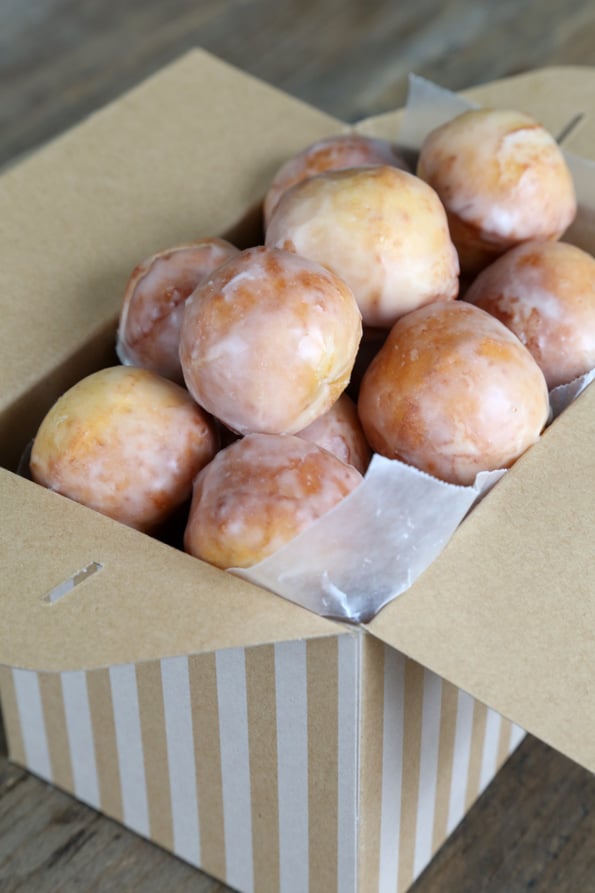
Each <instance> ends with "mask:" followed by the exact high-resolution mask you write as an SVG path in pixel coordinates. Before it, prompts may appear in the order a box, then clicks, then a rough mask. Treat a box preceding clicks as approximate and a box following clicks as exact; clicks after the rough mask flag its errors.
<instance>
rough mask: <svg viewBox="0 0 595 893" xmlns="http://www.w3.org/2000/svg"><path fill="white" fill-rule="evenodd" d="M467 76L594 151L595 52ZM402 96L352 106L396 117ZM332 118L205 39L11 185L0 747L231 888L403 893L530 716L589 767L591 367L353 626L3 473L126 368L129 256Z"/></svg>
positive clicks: (230, 205)
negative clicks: (538, 431)
mask: <svg viewBox="0 0 595 893" xmlns="http://www.w3.org/2000/svg"><path fill="white" fill-rule="evenodd" d="M469 95H470V96H472V98H474V99H477V100H478V101H480V102H482V103H486V104H490V103H493V104H499V105H509V106H514V107H516V108H520V109H525V110H527V111H530V112H533V113H534V114H536V115H537V117H539V118H540V119H541V120H542V121H543V123H544V124H545V125H546V126H548V127H549V128H550V129H551V130H552V131H553V132H558V131H559V130H560V129H561V128H562V127H563V126H564V125H565V124H566V123H567V122H568V121H569V120H570V119H571V118H572V117H573V116H574V115H576V114H578V113H582V114H583V117H582V119H581V121H580V123H579V125H578V126H577V127H576V128H575V130H574V131H573V132H572V134H571V136H570V138H569V140H568V143H567V145H568V147H569V148H570V149H571V150H572V151H574V152H576V153H577V154H583V155H589V153H590V152H591V153H592V152H593V148H592V147H593V145H595V115H594V116H591V108H592V103H593V100H592V97H593V96H594V95H595V72H593V71H591V70H586V69H573V68H564V69H550V70H545V71H541V72H536V73H533V74H528V75H523V76H520V77H517V78H512V79H509V80H506V81H501V82H498V83H495V84H492V85H488V86H486V87H482V88H480V89H476V90H473V91H470V94H469ZM398 118H399V115H398V114H394V115H386V116H381V117H380V118H377V119H374V120H372V121H369V122H365V123H364V124H363V125H362V129H364V130H366V131H367V132H370V133H379V134H388V135H394V134H395V133H396V128H397V125H398ZM340 127H341V125H340V123H339V122H337V121H335V120H333V119H331V118H329V117H328V116H326V115H323V114H322V113H320V112H318V111H316V110H314V109H312V108H309V107H307V106H305V105H303V104H302V103H300V102H297V101H296V100H293V99H291V98H289V97H287V96H284V95H283V94H281V93H279V92H278V91H276V90H274V89H272V88H270V87H268V86H265V85H264V84H261V83H259V82H257V81H255V80H254V79H252V78H249V77H247V76H245V75H243V74H240V73H239V72H237V71H235V70H233V69H232V68H230V67H228V66H227V65H224V64H222V63H221V62H218V61H217V60H215V59H213V58H212V57H211V56H209V55H208V54H205V53H203V52H199V51H196V52H193V53H190V54H189V55H188V56H186V57H184V58H182V59H181V60H180V61H179V62H177V63H175V64H174V65H172V66H170V67H169V68H167V69H165V70H164V71H163V72H162V73H160V74H159V75H157V76H156V77H154V78H152V79H150V80H149V81H148V82H146V83H145V84H143V85H142V86H141V87H139V88H138V89H136V90H134V91H132V92H131V93H130V94H128V95H126V96H125V97H123V98H122V99H121V100H120V101H118V102H116V103H115V104H113V105H111V106H109V107H108V108H106V109H104V110H102V111H100V112H99V113H97V114H95V115H93V116H92V118H91V119H90V120H88V121H87V122H85V123H84V124H82V125H81V126H80V127H77V128H76V129H75V130H74V131H72V132H70V133H67V134H65V135H64V136H62V137H61V138H59V139H57V140H55V141H54V142H53V143H52V144H51V145H49V146H47V147H46V148H45V149H44V150H43V151H41V152H40V153H38V154H37V155H36V156H34V157H32V158H30V159H28V160H27V161H25V162H23V163H22V164H21V165H20V166H19V167H17V168H15V169H13V170H11V171H9V172H8V173H7V174H5V175H4V177H2V178H1V180H0V207H1V213H0V227H1V229H2V236H1V238H0V252H1V253H2V264H1V269H2V277H3V288H2V295H1V297H0V301H1V304H2V311H3V317H2V318H3V325H2V330H1V332H0V339H1V352H0V363H1V369H2V394H1V401H2V402H1V404H0V446H1V450H2V455H1V457H0V458H1V461H2V465H3V466H4V468H2V469H1V470H0V499H1V504H2V512H3V525H2V534H1V537H0V548H1V552H2V572H3V573H2V582H1V583H0V597H1V606H2V615H3V623H2V627H1V629H0V664H1V665H2V668H1V669H0V680H1V687H2V706H3V712H4V717H5V722H6V727H7V733H8V739H9V747H10V755H11V758H12V759H13V760H15V761H16V762H18V763H19V764H21V765H23V766H26V767H27V768H29V769H30V770H31V771H32V772H34V773H36V774H38V775H39V776H41V777H42V778H45V779H48V780H49V781H51V782H53V783H54V784H56V785H59V786H60V787H62V788H64V789H65V790H68V791H71V792H72V793H73V794H74V795H75V796H76V797H78V798H79V799H81V800H84V801H85V802H87V803H89V804H91V805H92V806H94V807H96V808H98V809H100V810H102V811H104V812H105V813H107V814H108V815H110V816H113V817H114V818H116V819H118V820H120V821H122V822H123V823H124V824H126V825H127V826H128V827H130V828H132V829H133V830H135V831H137V832H138V833H139V834H142V835H144V836H146V837H149V838H150V839H152V840H154V841H156V842H157V843H159V844H161V845H162V846H164V847H166V848H168V849H170V850H172V851H173V852H175V853H176V854H178V855H179V856H181V857H182V858H184V859H186V860H188V861H189V862H191V863H193V864H195V865H199V866H200V867H202V868H203V869H204V870H205V871H207V872H209V873H210V874H212V875H214V876H216V877H218V878H221V879H222V880H224V881H225V882H226V883H228V884H229V885H230V886H232V887H235V888H237V889H238V890H242V891H252V890H254V891H276V890H280V891H283V893H292V891H296V893H303V891H305V890H310V891H311V893H320V891H325V893H326V891H329V890H337V891H339V893H351V891H353V893H356V891H357V893H364V891H366V893H367V891H385V890H391V891H395V890H398V891H403V890H405V889H407V887H408V886H409V885H410V884H411V882H412V881H413V879H414V878H415V877H416V876H417V875H418V874H419V873H420V872H421V870H422V869H423V867H424V866H425V865H426V864H427V862H428V861H429V859H430V858H431V856H432V854H433V852H434V851H435V850H436V848H437V847H438V846H439V845H440V844H441V843H442V841H443V840H444V839H445V838H446V837H447V836H448V834H449V833H450V832H451V831H452V829H453V828H454V827H455V825H456V824H457V823H458V822H459V820H460V819H461V818H462V817H463V815H464V814H465V812H466V811H467V809H468V808H469V806H470V805H471V803H472V802H473V801H474V799H475V798H476V797H477V795H478V794H479V793H480V792H481V791H482V790H483V788H484V787H485V786H486V785H487V783H488V782H489V781H490V779H491V778H492V777H493V776H494V774H495V772H496V771H497V769H498V767H499V766H500V765H501V763H502V762H503V761H504V760H505V759H506V757H507V755H508V754H509V752H510V751H511V750H512V749H513V748H514V747H515V746H516V744H517V743H518V741H519V740H520V738H521V737H522V735H523V732H522V728H525V729H529V730H530V731H531V732H533V733H534V734H536V735H538V736H539V737H541V738H542V739H543V740H545V741H547V742H548V743H550V744H552V745H553V746H554V747H557V748H558V749H559V750H561V751H562V752H564V753H566V754H567V755H569V756H570V757H572V758H574V759H575V760H578V761H579V762H580V763H582V764H583V765H584V766H587V767H589V768H590V769H595V734H594V731H595V721H594V719H593V711H592V678H593V667H594V666H595V659H594V658H595V654H594V651H595V646H594V641H595V636H594V630H595V555H594V552H593V545H592V530H593V521H594V518H595V500H594V499H593V491H592V486H593V483H592V482H593V480H594V479H595V456H594V453H593V450H592V444H593V441H594V437H595V412H594V409H595V389H593V388H590V389H588V390H587V391H586V392H585V393H584V394H583V395H582V396H581V397H580V398H579V399H578V400H577V401H576V402H575V403H574V404H573V405H572V406H571V407H570V409H568V410H567V411H566V412H565V413H564V414H563V416H562V417H560V418H559V419H558V420H557V421H556V422H555V423H554V424H553V425H552V426H551V427H550V428H549V429H548V431H547V432H546V433H545V435H544V436H543V438H542V440H541V441H540V443H539V444H538V445H536V446H535V447H533V448H532V449H531V450H530V451H529V453H527V454H526V455H525V456H524V457H523V458H522V459H521V460H519V462H518V463H517V464H516V465H515V467H514V468H513V469H512V471H510V472H509V473H508V474H507V475H506V476H505V478H504V479H503V480H502V481H501V482H500V483H499V484H498V485H497V486H496V488H495V489H494V490H493V491H492V492H491V493H490V494H489V495H488V497H487V498H486V499H485V500H484V501H483V502H482V503H481V504H480V505H479V507H478V508H476V509H475V510H474V511H473V514H472V515H471V516H470V517H469V518H468V519H467V520H466V521H465V522H464V523H463V524H462V526H461V527H460V528H459V530H458V531H457V533H456V534H455V536H454V538H453V540H452V541H451V542H450V543H449V545H448V546H447V548H446V549H445V550H444V552H443V553H442V554H441V555H440V557H439V558H438V559H437V560H436V561H435V562H434V564H433V565H432V566H431V567H430V568H429V570H428V571H426V572H425V573H424V574H423V575H422V577H421V578H420V579H419V580H418V581H417V582H416V583H415V584H414V585H413V586H412V588H411V589H410V590H409V591H408V592H407V593H406V594H405V595H403V596H401V597H400V598H398V599H397V600H396V601H394V602H393V603H391V604H390V605H389V606H388V607H386V608H384V609H383V610H382V611H381V612H380V614H379V615H378V616H377V617H376V618H375V619H374V620H373V621H372V622H370V623H369V624H367V625H363V624H362V625H359V626H354V625H344V624H339V623H335V622H332V621H330V620H326V619H323V618H321V617H318V616H316V615H314V614H311V613H309V612H307V611H305V610H304V609H302V608H299V607H297V606H295V605H293V604H291V603H289V602H286V601H284V600H283V599H281V598H279V597H277V596H274V595H272V594H270V593H268V592H265V591H264V590H260V589H258V588H257V587H255V586H252V585H250V584H248V583H246V582H243V581H241V580H239V579H237V578H235V577H233V576H231V575H228V574H225V573H222V572H220V571H217V570H215V569H214V568H211V567H209V566H207V565H204V564H202V563H200V562H197V560H196V559H194V558H191V557H190V556H187V555H184V554H182V553H179V552H176V551H175V550H173V549H172V548H170V547H169V546H167V545H164V544H163V543H160V542H157V541H155V540H152V539H150V538H149V537H147V536H145V535H143V534H140V533H137V532H135V531H133V530H129V529H127V528H124V527H122V526H121V525H118V524H116V523H115V522H112V521H111V520H109V519H107V518H104V517H102V516H100V515H97V514H95V513H93V512H92V511H90V510H88V509H85V508H84V507H82V506H79V505H76V504H75V503H73V502H70V501H69V500H67V499H64V498H62V497H60V496H57V495H56V494H54V493H51V492H49V491H46V490H43V489H42V488H40V487H38V486H36V485H35V484H33V483H31V482H29V481H27V480H25V479H23V478H21V477H18V476H16V475H15V474H14V473H12V471H11V470H10V469H13V468H14V467H15V466H16V463H17V461H18V458H19V456H20V454H21V452H22V450H23V448H24V446H25V444H26V443H27V441H28V439H29V438H30V437H31V436H32V435H33V433H34V431H35V429H36V427H37V424H38V423H39V420H40V418H41V417H42V415H43V413H44V411H45V410H46V409H47V407H48V406H49V404H50V403H51V402H52V400H53V399H55V398H56V397H57V396H58V395H59V393H61V392H62V391H63V390H64V389H65V388H66V387H67V386H69V385H70V384H72V383H73V382H74V381H75V380H77V379H78V378H80V377H81V376H82V375H83V374H86V373H87V372H89V371H91V370H92V369H95V368H98V367H99V366H101V365H105V364H108V363H112V362H114V355H113V339H114V332H115V324H116V317H117V313H118V307H119V302H120V300H121V295H122V292H123V287H124V284H125V282H126V280H127V277H128V275H129V273H130V270H131V269H132V268H133V266H134V265H135V264H136V263H137V261H138V260H139V259H140V258H142V257H144V256H146V255H148V254H150V253H152V252H153V251H156V250H158V249H161V248H163V247H164V246H167V245H169V244H175V243H176V242H178V241H183V240H185V239H187V238H189V237H198V236H200V235H210V234H214V233H219V234H227V233H230V232H234V233H235V235H236V236H237V237H238V238H239V239H241V238H242V237H243V236H242V234H243V233H244V234H247V233H249V232H250V231H252V232H253V230H254V221H255V215H256V210H255V209H257V207H258V203H259V201H260V199H261V197H262V195H263V193H264V191H265V189H266V186H267V184H268V182H269V180H270V178H271V176H272V174H273V173H274V171H275V170H276V168H277V166H278V165H279V164H280V163H281V162H282V161H283V160H284V159H285V158H286V157H287V156H288V155H290V154H292V153H293V152H294V151H296V150H298V149H299V148H301V147H302V146H303V145H305V144H307V143H308V142H311V141H313V140H314V139H316V138H319V137H322V136H324V135H326V134H329V133H332V132H335V131H337V130H338V129H340ZM594 244H595V242H594ZM69 590H71V591H69ZM51 593H53V598H54V600H53V601H52V598H49V597H48V594H51ZM64 593H67V594H64ZM60 594H62V595H63V597H60V598H58V599H56V598H55V597H56V595H60ZM505 717H506V718H505Z"/></svg>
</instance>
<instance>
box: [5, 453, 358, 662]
mask: <svg viewBox="0 0 595 893" xmlns="http://www.w3.org/2000/svg"><path fill="white" fill-rule="evenodd" d="M0 482H1V484H2V494H3V495H2V500H3V501H2V512H3V519H2V520H3V523H2V532H1V534H0V567H1V568H2V575H1V580H0V611H1V613H2V623H1V624H0V663H1V664H6V665H9V666H19V667H24V668H29V669H42V670H75V669H81V668H86V669H91V668H95V667H105V666H109V665H112V664H122V663H130V662H132V663H136V662H139V661H146V660H151V659H153V658H160V657H168V656H175V655H179V654H193V653H198V652H202V651H214V650H217V649H220V648H233V647H240V646H243V647H244V646H249V645H258V644H261V643H268V642H276V641H289V640H295V639H308V638H316V637H320V636H330V635H337V634H340V633H343V632H345V628H344V627H342V626H341V625H339V624H336V623H333V622H331V621H329V620H324V619H323V618H322V617H319V616H318V615H316V614H312V613H311V612H309V611H306V610H305V609H304V608H300V607H298V606H297V605H294V604H292V603H290V602H288V601H285V600H284V599H282V598H279V597H278V596H276V595H272V594H271V593H269V592H265V591H264V590H263V589H260V588H258V587H256V586H253V585H251V584H250V583H246V582H245V581H243V580H239V579H238V578H236V577H233V576H232V575H231V574H226V573H224V572H222V571H219V570H217V569H216V568H213V567H210V566H209V565H207V564H204V563H203V562H199V561H198V559H196V558H193V557H191V556H190V555H185V554H184V553H182V552H179V551H177V550H175V549H173V548H171V547H170V546H167V545H165V544H163V543H160V542H157V541H156V540H154V539H152V538H150V537H149V536H146V535H145V534H141V533H138V532H137V531H135V530H131V529H129V528H127V527H123V526H122V525H121V524H117V523H116V522H115V521H112V520H110V519H109V518H105V517H103V516H102V515H98V514H97V513H96V512H94V511H91V510H90V509H87V508H85V507H83V506H80V505H77V504H76V503H74V502H71V501H70V500H68V499H66V498H65V497H63V496H59V495H57V494H55V493H52V492H50V491H49V490H44V489H43V488H42V487H39V486H38V485H37V484H33V483H31V482H30V481H27V480H24V479H23V478H19V477H17V476H15V475H12V474H9V473H8V472H6V471H4V470H1V469H0ZM77 580H78V582H79V584H80V585H74V584H76V582H77ZM50 593H53V597H57V596H60V593H65V594H64V595H62V597H59V598H57V600H56V601H54V602H53V603H52V602H51V601H50V600H49V599H48V596H49V594H50ZM170 600H171V602H170ZM174 604H175V610H174V609H172V606H173V605H174Z"/></svg>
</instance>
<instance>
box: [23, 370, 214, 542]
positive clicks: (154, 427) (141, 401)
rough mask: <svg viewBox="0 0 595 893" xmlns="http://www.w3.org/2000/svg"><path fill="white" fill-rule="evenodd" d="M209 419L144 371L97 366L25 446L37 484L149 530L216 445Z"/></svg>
mask: <svg viewBox="0 0 595 893" xmlns="http://www.w3.org/2000/svg"><path fill="white" fill-rule="evenodd" d="M217 446H218V442H217V436H216V434H215V429H214V426H213V422H212V420H211V419H209V418H208V417H207V416H206V414H205V413H204V412H203V411H202V410H201V409H200V408H199V407H198V406H197V405H196V403H195V402H194V401H193V400H192V398H191V397H190V395H189V394H188V393H187V392H186V391H185V390H184V388H182V387H180V386H179V385H177V384H174V383H173V382H171V381H168V380H167V379H165V378H161V377H160V376H158V375H155V373H153V372H150V371H149V370H147V369H138V368H136V367H134V366H114V367H110V368H108V369H102V370H101V371H99V372H95V373H93V374H92V375H89V376H87V377H86V378H84V379H82V380H81V381H79V382H78V383H77V384H75V385H74V386H73V387H72V388H70V389H69V390H68V391H66V393H65V394H63V395H62V396H61V397H60V398H59V399H58V400H57V402H56V403H55V404H54V405H53V407H52V408H51V409H50V411H49V412H48V413H47V415H46V416H45V418H44V420H43V421H42V423H41V425H40V427H39V430H38V432H37V435H36V437H35V441H34V443H33V448H32V451H31V463H30V467H31V474H32V477H33V479H34V480H35V481H37V483H39V484H42V485H43V486H45V487H48V488H49V489H51V490H55V491H56V492H58V493H61V494H63V495H64V496H68V497H69V498H70V499H73V500H74V501H75V502H80V503H82V504H83V505H86V506H88V507H89V508H93V509H95V510H96V511H98V512H101V513H102V514H104V515H108V516H109V517H110V518H114V519H115V520H116V521H121V522H122V523H123V524H127V525H128V526H130V527H135V528H136V529H138V530H143V531H149V530H151V529H152V528H154V527H155V526H156V525H158V524H160V523H161V522H162V521H164V520H165V519H166V518H167V516H168V515H169V514H171V513H172V512H173V511H174V509H176V508H177V507H178V506H179V505H181V504H182V503H183V502H184V501H185V500H186V499H187V498H188V497H189V496H190V493H191V490H192V482H193V480H194V477H195V476H196V474H197V473H198V472H199V471H200V469H201V468H202V467H203V466H204V465H205V464H206V463H207V462H209V461H210V460H211V459H212V457H213V456H214V454H215V452H216V450H217Z"/></svg>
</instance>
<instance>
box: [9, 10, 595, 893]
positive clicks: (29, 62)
mask: <svg viewBox="0 0 595 893" xmlns="http://www.w3.org/2000/svg"><path fill="white" fill-rule="evenodd" d="M196 45H199V46H203V47H205V48H206V49H209V50H211V51H212V52H214V53H215V54H216V55H218V56H220V57H222V58H223V59H225V60H227V61H229V62H231V63H233V64H236V65H237V66H238V67H240V68H242V69H244V70H245V71H248V72H250V73H252V74H255V75H257V76H258V77H261V78H262V79H264V80H266V81H269V82H270V83H273V84H276V85H277V86H279V87H280V88H282V89H284V90H286V91H288V92H289V93H293V94H295V95H297V96H300V97H302V98H303V99H305V100H306V101H309V102H311V103H313V104H315V105H317V106H319V107H320V108H322V109H324V110H326V111H328V112H330V113H332V114H334V115H337V116H338V117H341V118H343V119H344V120H347V121H353V120H355V119H357V118H359V117H362V116H364V115H370V114H374V113H377V112H381V111H385V110H387V109H389V108H394V107H397V106H398V105H400V104H401V103H402V100H403V98H404V95H405V89H406V78H407V73H408V72H409V71H411V70H414V71H416V72H417V73H419V74H421V75H424V76H426V77H430V78H433V79H434V80H436V81H438V82H439V83H441V84H443V85H444V86H447V87H450V88H452V89H460V88H463V87H466V86H469V85H472V84H476V83H481V82H485V81H489V80H493V79H494V78H497V77H500V76H504V75H508V74H513V73H516V72H519V71H523V70H526V69H528V68H535V67H538V66H543V65H554V64H588V65H592V64H594V63H595V4H594V2H593V0H566V2H565V3H561V2H559V0H558V2H556V0H498V2H490V0H480V2H472V0H450V2H447V0H415V2H414V3H410V4H404V3H397V2H390V0H371V2H364V0H321V2H310V0H302V2H301V3H300V2H297V0H291V2H285V3H279V2H273V0H234V2H228V3H222V2H219V0H194V2H193V0H170V2H168V3H162V2H158V0H144V2H141V0H132V2H128V3H116V2H115V0H111V2H109V0H86V2H79V3H73V2H72V0H27V2H19V0H3V2H2V4H1V5H0V134H1V137H0V165H1V164H3V163H7V162H10V161H13V160H14V159H15V158H16V157H17V156H19V155H21V154H22V153H25V152H28V151H30V150H32V149H34V148H35V147H37V146H39V145H40V144H42V143H43V142H44V141H46V140H47V139H49V138H51V137H52V136H54V135H55V134H57V133H59V132H60V131H62V130H64V129H65V128H66V127H68V126H70V125H72V124H74V123H76V122H77V121H79V120H81V119H82V118H83V117H84V116H85V115H87V114H88V113H89V112H90V111H92V110H93V109H95V108H97V107H99V106H101V105H103V104H104V103H105V102H106V101H108V100H110V99H112V98H115V97H117V96H118V95H119V94H121V93H122V92H123V91H124V90H125V89H126V88H128V87H130V86H132V85H134V84H136V83H138V82H139V81H140V80H141V79H143V78H144V77H145V76H147V75H148V74H150V73H151V72H153V71H155V70H156V69H158V68H160V67H161V66H162V65H164V64H165V63H167V62H168V61H170V60H172V59H173V58H175V57H176V56H177V55H179V54H180V53H182V52H183V51H184V50H186V49H188V48H189V47H191V46H196ZM33 248H34V246H33ZM0 730H1V726H0ZM164 889H168V890H175V891H178V893H182V891H186V890H188V891H190V890H192V891H195V893H215V891H224V890H225V889H226V888H224V887H223V886H222V885H220V884H218V883H216V882H215V881H213V880H212V879H210V878H207V877H206V876H205V875H202V874H200V873H199V872H197V871H195V870H194V869H192V868H190V867H188V866H187V865H185V864H183V863H182V862H179V861H178V860H176V859H175V858H173V857H172V856H170V855H169V854H167V853H165V852H163V851H161V850H160V849H158V848H157V847H155V846H153V845H151V844H149V843H146V842H145V841H142V840H140V839H139V838H137V837H136V836H135V835H133V834H131V833H130V832H128V831H126V830H125V829H123V828H122V827H121V826H119V825H117V824H116V823H114V822H112V821H110V820H108V819H106V818H104V817H103V816H100V815H99V814H97V813H95V812H93V811H92V810H90V809H88V808H86V807H85V806H83V805H81V804H80V803H77V802H76V801H75V800H73V799H72V798H70V797H68V796H66V795H65V794H62V793H61V792H59V791H56V790H53V789H51V788H50V787H48V786H47V785H45V784H43V783H42V782H40V781H38V780H37V779H35V778H33V777H32V776H29V775H28V774H27V773H25V772H23V771H22V770H20V769H18V768H16V767H15V766H12V765H11V764H9V763H8V761H7V759H6V746H5V743H4V739H3V737H2V736H1V735H0V890H1V891H3V893H25V891H35V893H46V891H47V893H49V891H61V893H68V891H76V893H79V891H80V893H90V891H101V893H106V891H124V890H125V891H131V893H135V891H143V893H151V891H161V890H164ZM413 889H414V891H415V893H433V891H440V893H467V891H468V893H517V891H529V890H530V891H533V893H566V891H568V893H589V891H595V778H594V777H593V776H591V775H589V774H588V773H587V772H585V771H584V770H582V769H580V768H579V767H577V766H576V765H574V764H573V763H571V762H570V761H569V760H567V759H565V758H563V757H561V756H560V755H558V754H556V753H555V752H553V751H552V750H551V749H549V748H547V747H546V746H545V745H543V744H541V743H539V742H537V741H536V740H534V739H531V738H528V739H527V740H526V741H525V742H524V743H523V744H522V745H521V747H520V749H519V750H518V751H517V752H516V754H514V756H513V757H512V758H511V759H510V761H509V762H508V763H507V765H506V766H505V767H504V769H503V770H502V771H501V772H500V774H499V776H498V778H497V779H496V781H495V782H494V783H493V784H492V785H491V786H490V787H489V789H488V790H487V791H486V792H485V794H484V795H483V796H482V798H481V799H480V801H479V802H478V803H477V805H476V806H475V807H474V808H473V809H472V811H471V812H470V813H469V815H468V816H467V818H466V819H465V821H464V822H463V823H462V825H461V826H460V827H459V829H458V830H457V831H456V832H455V834H454V835H453V836H452V838H451V839H450V841H449V842H448V844H447V845H446V846H445V847H444V848H443V849H442V850H441V852H440V853H439V855H438V857H437V858H436V859H435V860H434V862H433V863H432V865H431V866H430V867H429V868H428V869H427V870H426V872H425V873H424V874H423V875H422V877H421V878H420V879H419V880H418V882H417V883H416V884H415V887H414V888H413ZM257 893H274V891H257ZM313 893H320V891H313ZM324 893H326V891H324ZM339 893H340V891H339Z"/></svg>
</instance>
